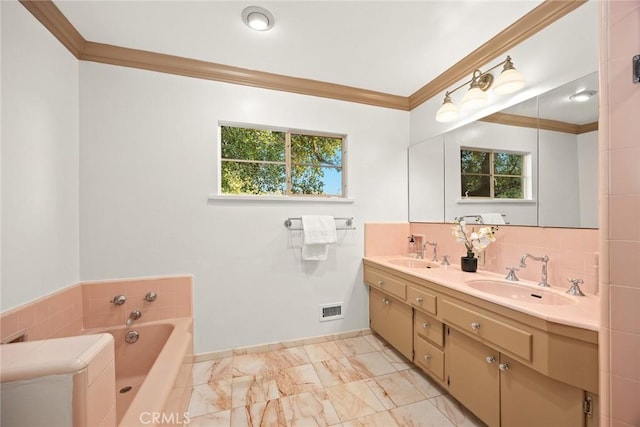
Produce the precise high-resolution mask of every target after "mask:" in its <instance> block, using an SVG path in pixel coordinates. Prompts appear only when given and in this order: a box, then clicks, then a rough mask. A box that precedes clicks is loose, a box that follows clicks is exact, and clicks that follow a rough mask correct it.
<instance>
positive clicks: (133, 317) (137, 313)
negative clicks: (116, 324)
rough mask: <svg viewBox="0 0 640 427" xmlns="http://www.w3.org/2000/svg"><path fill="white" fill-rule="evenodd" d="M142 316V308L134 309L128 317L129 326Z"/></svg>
mask: <svg viewBox="0 0 640 427" xmlns="http://www.w3.org/2000/svg"><path fill="white" fill-rule="evenodd" d="M140 317H142V312H141V311H140V310H133V311H132V312H131V314H129V318H128V319H127V326H131V324H132V323H133V321H134V320H138V319H139V318H140Z"/></svg>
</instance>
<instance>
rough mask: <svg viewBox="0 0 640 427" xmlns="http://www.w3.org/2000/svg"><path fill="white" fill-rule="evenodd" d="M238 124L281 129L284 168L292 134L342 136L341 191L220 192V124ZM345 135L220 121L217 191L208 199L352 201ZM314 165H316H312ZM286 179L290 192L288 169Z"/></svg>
mask: <svg viewBox="0 0 640 427" xmlns="http://www.w3.org/2000/svg"><path fill="white" fill-rule="evenodd" d="M223 126H228V127H238V128H245V129H256V130H269V131H274V132H284V133H285V138H286V148H285V149H286V152H285V157H287V158H286V159H285V160H286V161H285V167H288V168H289V167H290V166H291V163H290V159H289V158H288V157H289V156H290V153H291V151H290V149H291V134H300V135H308V136H318V137H328V138H341V139H342V173H341V175H342V176H341V179H342V194H341V195H330V194H297V193H288V194H227V193H223V192H222V161H223V159H222V136H221V134H222V127H223ZM347 139H348V137H347V135H346V134H344V133H339V132H324V131H311V130H304V129H298V128H285V127H277V126H268V125H259V124H248V123H239V122H229V121H220V122H219V123H218V128H217V144H216V154H217V191H216V194H210V195H209V201H216V200H225V201H255V200H264V201H296V202H300V201H302V202H331V203H353V202H354V199H352V198H349V197H348V184H347V164H348V157H347V156H348V151H347ZM311 166H316V165H311ZM286 179H287V182H286V191H290V188H291V183H290V179H291V175H290V170H287V178H286Z"/></svg>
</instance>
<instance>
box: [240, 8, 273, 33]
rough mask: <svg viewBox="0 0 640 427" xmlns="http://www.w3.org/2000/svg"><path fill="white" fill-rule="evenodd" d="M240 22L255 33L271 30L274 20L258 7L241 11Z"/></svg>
mask: <svg viewBox="0 0 640 427" xmlns="http://www.w3.org/2000/svg"><path fill="white" fill-rule="evenodd" d="M242 22H244V23H245V25H246V26H248V27H249V28H251V29H253V30H256V31H267V30H270V29H271V28H273V25H274V24H275V23H276V20H275V18H274V17H273V15H272V14H271V12H269V11H268V10H267V9H265V8H263V7H260V6H249V7H247V8H245V9H244V10H243V11H242Z"/></svg>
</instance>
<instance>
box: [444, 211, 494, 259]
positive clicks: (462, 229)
mask: <svg viewBox="0 0 640 427" xmlns="http://www.w3.org/2000/svg"><path fill="white" fill-rule="evenodd" d="M497 229H498V227H480V229H478V231H477V232H476V231H474V229H473V228H472V229H471V232H469V229H468V228H467V224H466V223H465V222H464V221H462V220H461V221H458V220H456V222H455V225H454V226H453V227H451V234H453V236H454V237H455V238H456V241H457V242H462V243H464V246H465V247H466V248H467V258H473V257H474V253H473V250H474V249H477V250H478V251H482V250H484V248H486V247H487V246H489V244H490V243H491V242H495V241H496V236H495V232H496V230H497Z"/></svg>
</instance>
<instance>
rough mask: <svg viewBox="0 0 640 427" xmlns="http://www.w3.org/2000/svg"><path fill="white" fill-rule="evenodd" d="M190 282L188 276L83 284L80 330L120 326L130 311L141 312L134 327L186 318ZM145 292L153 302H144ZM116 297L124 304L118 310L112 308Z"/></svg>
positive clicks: (190, 305) (189, 308) (189, 310)
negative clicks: (82, 326)
mask: <svg viewBox="0 0 640 427" xmlns="http://www.w3.org/2000/svg"><path fill="white" fill-rule="evenodd" d="M192 282H193V280H192V277H191V276H176V277H158V278H145V279H133V280H109V281H100V282H88V283H83V285H82V295H83V324H84V328H85V329H93V328H102V327H106V326H119V325H124V324H125V322H126V321H127V319H128V317H129V314H130V313H131V312H132V311H133V310H140V311H141V312H142V317H141V318H140V320H138V321H137V322H138V323H139V322H149V321H154V320H163V319H171V318H175V317H190V316H192V315H193V303H192V301H193V283H192ZM149 291H153V292H155V293H156V294H157V298H156V300H155V301H153V302H147V301H146V300H145V299H144V297H145V295H146V294H147V293H148V292H149ZM116 295H124V296H126V297H127V300H126V302H125V303H124V304H123V305H119V306H117V305H114V304H112V302H111V301H112V300H113V298H114V297H115V296H116Z"/></svg>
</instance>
